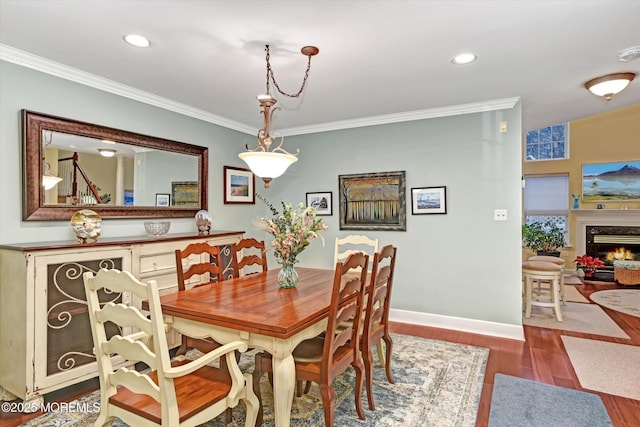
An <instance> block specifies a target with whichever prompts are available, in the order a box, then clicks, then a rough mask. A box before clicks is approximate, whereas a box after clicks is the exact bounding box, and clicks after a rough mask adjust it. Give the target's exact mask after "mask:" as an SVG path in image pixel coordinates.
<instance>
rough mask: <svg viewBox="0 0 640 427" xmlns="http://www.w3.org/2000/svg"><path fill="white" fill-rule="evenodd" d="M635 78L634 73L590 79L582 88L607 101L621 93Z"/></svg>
mask: <svg viewBox="0 0 640 427" xmlns="http://www.w3.org/2000/svg"><path fill="white" fill-rule="evenodd" d="M635 77H636V75H635V73H616V74H609V75H607V76H602V77H597V78H595V79H591V80H589V81H588V82H586V83H585V84H584V86H585V87H586V88H587V89H589V91H591V93H593V94H594V95H598V96H604V97H605V98H606V99H607V100H609V99H611V97H612V96H613V95H615V94H616V93H618V92H621V91H622V90H624V88H626V87H627V86H628V85H629V83H631V81H632V80H633V79H634V78H635Z"/></svg>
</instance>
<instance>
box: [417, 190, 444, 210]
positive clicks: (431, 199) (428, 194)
mask: <svg viewBox="0 0 640 427" xmlns="http://www.w3.org/2000/svg"><path fill="white" fill-rule="evenodd" d="M446 213H447V187H445V186H442V187H420V188H412V189H411V214H412V215H423V214H446Z"/></svg>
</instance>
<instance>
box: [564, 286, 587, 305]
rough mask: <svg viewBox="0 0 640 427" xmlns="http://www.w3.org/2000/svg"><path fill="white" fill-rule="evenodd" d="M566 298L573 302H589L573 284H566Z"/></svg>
mask: <svg viewBox="0 0 640 427" xmlns="http://www.w3.org/2000/svg"><path fill="white" fill-rule="evenodd" d="M564 299H565V301H571V302H583V303H585V302H586V303H588V302H589V300H588V299H586V298H585V297H584V295H582V294H581V293H580V291H578V290H577V289H576V287H575V286H573V285H564Z"/></svg>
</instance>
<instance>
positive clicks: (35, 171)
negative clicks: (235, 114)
mask: <svg viewBox="0 0 640 427" xmlns="http://www.w3.org/2000/svg"><path fill="white" fill-rule="evenodd" d="M22 125H23V129H22V132H23V135H22V140H23V147H22V148H23V152H22V154H23V156H22V157H23V158H22V161H23V195H22V218H23V220H25V221H46V220H69V219H71V217H72V216H73V214H74V213H75V212H77V211H78V210H80V209H91V210H93V211H95V212H97V213H98V214H99V215H100V216H101V217H102V218H122V217H129V218H165V217H170V218H177V217H195V214H196V212H198V211H199V210H201V209H207V181H208V164H209V161H208V148H206V147H200V146H197V145H191V144H186V143H183V142H177V141H171V140H168V139H162V138H156V137H152V136H147V135H142V134H138V133H134V132H128V131H124V130H119V129H114V128H110V127H106V126H100V125H95V124H91V123H85V122H80V121H77V120H72V119H66V118H61V117H56V116H52V115H48V114H42V113H37V112H33V111H28V110H22ZM43 130H50V131H54V132H61V133H66V134H73V135H80V136H85V137H89V138H96V139H98V140H105V139H106V140H110V141H117V142H118V143H124V144H128V145H132V146H136V147H145V148H150V149H155V150H160V151H167V152H173V153H178V154H187V155H193V156H196V157H197V159H198V193H199V204H198V205H197V206H191V205H189V206H184V207H182V206H166V207H158V206H113V205H111V206H108V205H107V206H102V205H99V204H77V205H57V204H45V200H44V190H43V187H42V176H43V171H44V164H43V158H44V148H43V145H42V140H41V139H42V138H41V135H43Z"/></svg>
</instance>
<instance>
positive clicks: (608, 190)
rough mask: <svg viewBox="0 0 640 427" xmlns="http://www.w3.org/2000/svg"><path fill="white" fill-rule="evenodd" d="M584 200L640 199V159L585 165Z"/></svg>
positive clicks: (583, 167) (583, 174)
mask: <svg viewBox="0 0 640 427" xmlns="http://www.w3.org/2000/svg"><path fill="white" fill-rule="evenodd" d="M582 200H583V201H585V202H594V201H606V200H609V201H630V200H640V161H632V162H616V163H597V164H589V165H583V166H582Z"/></svg>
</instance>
